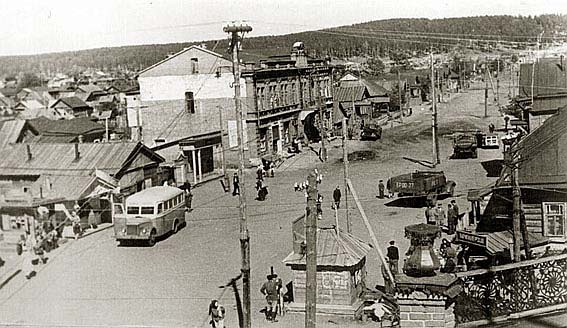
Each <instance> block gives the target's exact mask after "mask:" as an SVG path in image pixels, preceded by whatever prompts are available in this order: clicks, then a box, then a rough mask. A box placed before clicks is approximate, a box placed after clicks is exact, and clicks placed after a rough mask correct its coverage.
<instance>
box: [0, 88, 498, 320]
mask: <svg viewBox="0 0 567 328" xmlns="http://www.w3.org/2000/svg"><path fill="white" fill-rule="evenodd" d="M482 95H483V91H479V90H476V91H469V92H467V93H462V94H459V95H455V96H453V98H452V99H451V101H450V102H448V103H445V104H441V105H440V108H439V112H440V132H441V134H447V133H451V131H452V130H454V129H470V128H480V129H483V130H486V127H487V126H488V124H489V122H494V123H495V124H496V125H497V126H498V125H499V124H500V123H501V121H502V120H501V117H500V116H499V114H498V112H497V111H496V108H495V106H490V108H489V118H483V114H484V106H483V104H482V102H481V101H482V100H483V99H482ZM430 124H431V116H430V111H429V110H428V109H427V108H426V107H424V108H423V109H421V106H414V110H413V115H412V116H411V117H409V118H406V119H405V123H404V125H402V126H397V125H398V124H396V126H394V128H387V129H385V130H384V133H383V138H382V140H379V141H376V142H359V141H350V142H349V147H350V148H351V150H352V151H353V152H354V151H358V150H363V149H365V150H373V151H374V152H375V154H376V157H375V158H374V159H373V160H362V161H353V162H351V163H350V172H351V174H350V176H351V179H352V181H353V183H354V185H355V187H356V189H357V192H358V194H359V196H360V198H361V202H362V204H363V206H364V207H365V210H366V213H367V214H368V216H369V217H370V220H371V223H372V225H373V228H374V229H375V232H376V234H377V237H378V239H379V240H380V242H382V243H383V245H382V246H383V247H384V248H385V247H386V245H387V242H388V241H389V240H391V239H394V240H396V241H397V243H398V244H399V248H400V251H401V252H405V250H406V249H407V247H408V241H407V240H406V239H405V238H404V233H403V227H404V226H406V225H408V224H413V223H420V222H424V219H423V211H424V209H423V208H401V207H388V206H386V205H385V203H387V202H388V201H390V200H379V199H377V198H376V197H375V195H376V193H377V184H378V180H379V179H384V180H386V179H387V178H388V177H390V176H394V175H398V174H401V173H406V172H409V171H413V170H417V169H420V170H421V169H424V168H423V167H420V166H418V165H416V164H414V163H411V162H409V161H406V160H404V159H402V156H407V157H411V158H415V159H422V160H431V140H430ZM451 142H452V141H451V140H450V139H449V138H445V137H441V139H440V146H441V165H439V166H438V168H437V169H438V170H443V171H444V172H445V174H446V175H447V177H448V178H449V179H452V180H455V181H456V182H457V189H456V190H457V191H456V194H457V195H458V197H457V201H458V203H459V207H460V208H461V210H468V203H467V201H466V192H467V191H468V190H469V189H473V188H478V187H481V186H485V185H487V184H489V183H491V182H493V181H494V180H493V178H487V177H486V174H485V172H484V170H483V169H482V167H481V165H480V162H481V161H482V160H485V159H491V158H498V157H501V153H500V150H489V151H487V150H481V151H479V158H478V159H466V160H449V159H448V158H449V156H450V154H451V150H452V149H451ZM338 145H339V143H338V141H336V142H334V143H333V146H332V147H331V150H330V157H331V158H330V160H329V162H327V163H326V164H321V163H318V162H317V161H316V159H315V155H314V154H313V153H304V154H303V155H302V156H299V157H295V158H291V159H289V160H288V161H287V162H286V163H285V164H284V165H283V166H282V167H281V169H280V170H279V171H277V172H276V177H275V178H273V179H267V184H268V187H269V192H270V193H269V195H268V199H267V200H266V201H265V202H258V201H256V200H254V199H253V198H254V196H255V195H254V193H255V190H254V189H253V183H254V181H253V178H254V176H253V172H249V173H248V175H247V181H246V184H247V191H248V217H249V230H250V236H251V256H252V259H251V263H252V304H253V309H254V311H253V318H252V319H253V327H264V326H270V327H272V326H277V325H279V326H281V327H300V326H303V320H304V319H303V315H299V314H289V315H288V316H286V317H284V318H280V319H279V320H280V321H279V322H278V323H276V324H268V323H266V322H265V321H264V319H263V315H262V314H261V313H259V312H258V311H259V310H260V309H261V308H262V307H263V306H264V300H263V298H262V295H261V294H260V292H259V289H260V286H261V284H262V283H263V282H264V279H265V276H266V275H267V274H268V273H269V270H270V266H274V269H275V271H276V272H277V273H278V274H279V275H280V276H281V277H282V278H283V280H284V282H285V283H287V282H288V281H289V280H290V279H291V273H290V270H289V269H288V268H286V267H284V265H283V264H282V263H281V261H282V260H283V259H284V258H285V257H286V256H287V255H288V254H289V253H290V252H291V249H292V244H291V221H292V220H294V219H295V218H297V217H298V216H300V215H302V213H303V211H304V209H305V198H304V196H303V194H302V193H299V192H298V193H295V192H294V191H293V183H294V182H301V181H303V180H305V178H306V176H307V174H308V172H309V170H310V166H311V168H312V167H313V166H312V165H313V164H316V166H317V167H318V168H319V170H320V171H321V172H322V173H323V175H324V180H323V183H322V184H321V185H320V192H321V193H322V194H323V195H324V196H325V204H324V207H323V211H324V219H323V220H322V221H319V224H321V225H326V226H330V225H332V224H334V218H333V216H332V211H331V209H330V204H331V203H330V201H331V199H332V196H331V195H332V190H333V189H334V188H335V186H336V185H340V186H341V187H342V185H343V173H342V172H343V171H342V170H343V169H342V163H341V162H340V161H339V160H338V159H339V158H340V156H341V154H342V151H341V149H340V148H339V146H338ZM446 203H447V201H444V202H443V204H444V207H445V208H446ZM194 206H195V210H194V211H192V212H191V213H189V214H188V216H187V219H188V221H189V222H188V225H187V227H186V228H184V229H183V230H182V231H180V232H179V233H178V234H176V235H173V236H171V237H169V238H168V239H166V240H163V241H161V242H160V243H158V244H157V245H156V246H155V247H153V248H148V247H117V246H116V243H115V242H114V240H113V238H112V230H107V231H104V232H101V233H99V234H96V235H93V236H89V237H87V238H84V239H82V240H79V241H77V242H74V241H72V242H71V244H70V245H67V246H66V247H67V248H66V249H65V250H64V251H63V252H62V253H61V254H60V255H59V256H58V257H57V258H55V259H52V260H51V261H50V263H49V265H48V266H47V267H46V269H45V270H43V271H42V272H40V274H39V275H38V276H37V277H35V278H33V279H32V280H30V281H25V279H24V278H23V277H22V275H20V276H18V277H16V278H14V280H13V281H11V282H10V283H9V284H8V285H7V286H5V287H4V288H2V289H1V290H0V324H5V325H22V326H89V327H90V326H121V325H136V326H184V327H206V326H208V320H207V308H208V304H209V302H210V300H211V299H214V298H219V297H220V300H221V303H223V304H224V305H225V306H226V307H227V309H228V318H227V326H228V327H237V326H238V323H237V318H236V315H237V314H236V311H235V309H234V304H235V302H234V297H233V295H232V292H231V291H230V290H226V291H224V292H223V290H221V289H219V288H218V286H219V285H222V284H225V283H226V282H228V280H229V279H230V278H232V277H234V276H236V275H238V274H239V270H240V244H239V240H238V238H239V220H238V208H237V206H238V199H237V198H236V197H232V196H231V195H230V194H229V193H226V194H225V193H222V191H221V187H220V184H219V183H218V181H213V182H210V183H208V184H206V185H203V186H200V187H198V188H196V189H195V201H194ZM345 212H346V210H344V209H342V210H341V211H340V225H341V227H342V228H343V229H346V222H345ZM349 213H350V219H351V224H352V233H353V234H355V235H356V236H358V237H359V238H361V239H363V240H366V241H370V238H369V237H368V232H367V231H366V229H365V228H364V225H363V223H362V221H361V219H360V216H359V214H358V211H357V210H356V208H355V206H354V203H353V202H352V198H351V201H350V202H349ZM379 269H380V267H379V264H378V261H377V257H376V253H375V251H371V253H370V254H369V258H368V260H367V271H368V286H370V287H373V286H374V285H376V284H378V283H381V277H380V276H381V275H380V270H379ZM221 296H222V297H221ZM318 326H320V327H339V326H340V327H349V326H352V327H357V326H359V324H358V323H353V322H351V321H350V320H347V319H340V318H338V319H337V318H334V317H326V316H319V317H318ZM369 326H372V324H369Z"/></svg>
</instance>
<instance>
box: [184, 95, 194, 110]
mask: <svg viewBox="0 0 567 328" xmlns="http://www.w3.org/2000/svg"><path fill="white" fill-rule="evenodd" d="M185 110H187V111H188V112H189V113H191V114H195V98H194V97H193V92H191V91H187V92H185Z"/></svg>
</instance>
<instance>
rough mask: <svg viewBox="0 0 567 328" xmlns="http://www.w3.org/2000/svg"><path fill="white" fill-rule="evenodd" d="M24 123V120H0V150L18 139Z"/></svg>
mask: <svg viewBox="0 0 567 328" xmlns="http://www.w3.org/2000/svg"><path fill="white" fill-rule="evenodd" d="M25 124H26V121H25V120H10V121H3V122H1V121H0V150H1V149H4V148H6V146H7V145H8V144H13V143H16V142H17V141H18V137H19V136H20V134H21V133H22V129H23V128H24V125H25Z"/></svg>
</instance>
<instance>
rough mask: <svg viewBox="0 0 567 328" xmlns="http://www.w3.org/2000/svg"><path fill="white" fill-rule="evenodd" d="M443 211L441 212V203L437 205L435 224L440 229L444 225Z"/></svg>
mask: <svg viewBox="0 0 567 328" xmlns="http://www.w3.org/2000/svg"><path fill="white" fill-rule="evenodd" d="M445 216H446V214H445V210H443V205H442V204H441V203H438V204H437V208H436V209H435V223H436V224H437V226H438V227H442V226H443V225H444V224H445Z"/></svg>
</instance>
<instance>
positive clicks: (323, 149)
mask: <svg viewBox="0 0 567 328" xmlns="http://www.w3.org/2000/svg"><path fill="white" fill-rule="evenodd" d="M317 94H318V96H317V113H318V116H319V134H320V135H321V161H322V162H326V161H327V147H326V145H325V139H326V138H327V131H326V130H325V126H324V124H323V106H322V104H321V89H319V90H317Z"/></svg>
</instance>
